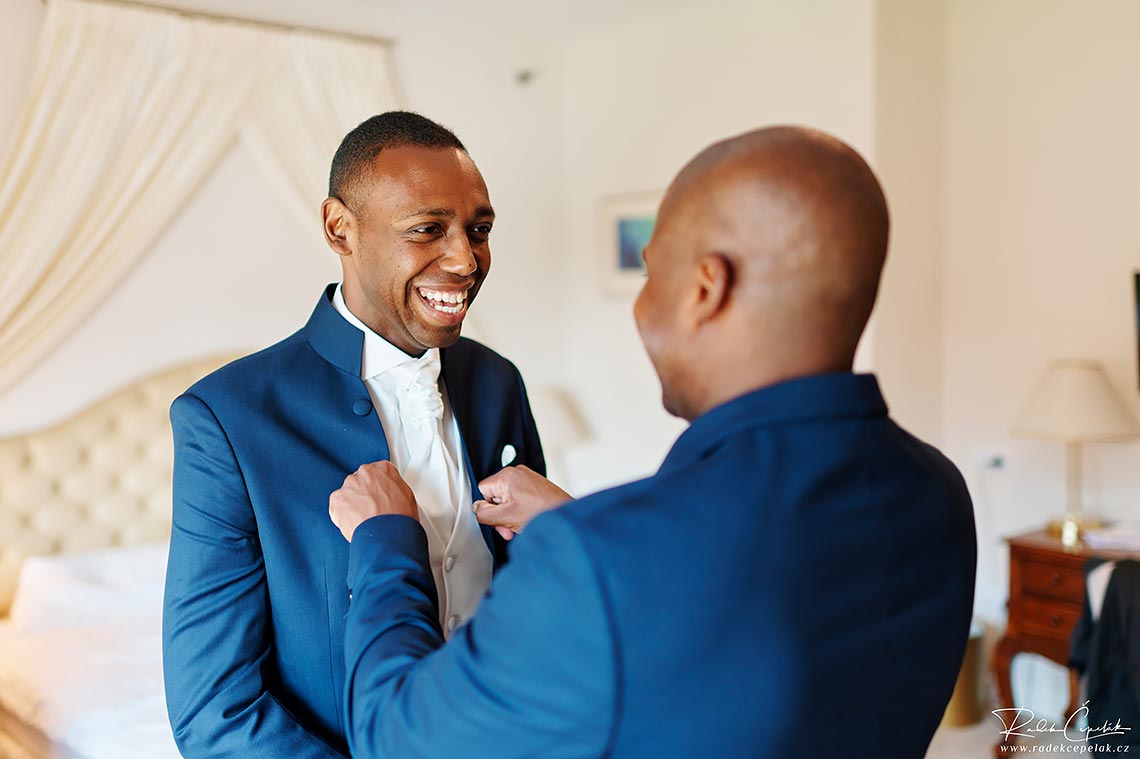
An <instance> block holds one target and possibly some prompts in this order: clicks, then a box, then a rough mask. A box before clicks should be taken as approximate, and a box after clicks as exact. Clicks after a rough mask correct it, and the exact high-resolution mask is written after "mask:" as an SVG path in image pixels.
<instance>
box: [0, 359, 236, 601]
mask: <svg viewBox="0 0 1140 759" xmlns="http://www.w3.org/2000/svg"><path fill="white" fill-rule="evenodd" d="M231 358H233V357H232V356H227V357H225V358H221V357H218V358H211V359H205V360H200V361H195V362H193V363H191V364H186V365H183V366H178V367H176V368H173V369H168V370H166V371H163V372H160V373H158V374H155V375H152V376H150V377H146V378H145V379H142V380H140V381H138V382H135V383H134V384H132V385H129V386H127V387H126V388H124V389H122V390H120V391H118V392H116V393H114V394H113V395H110V396H108V397H107V398H105V399H103V400H101V401H99V402H97V403H95V404H93V405H91V406H89V407H88V408H87V409H85V410H84V411H81V412H80V413H79V414H77V415H75V416H73V417H71V418H70V419H66V420H64V421H63V422H61V423H59V424H57V425H55V426H53V427H50V428H48V429H44V430H37V431H35V432H30V433H26V434H23V435H19V436H16V437H9V438H5V439H0V617H3V616H4V615H6V614H7V612H8V607H9V605H10V604H11V602H12V593H13V591H14V590H15V583H16V577H17V575H18V573H19V570H20V564H21V563H22V562H23V560H24V559H25V558H26V557H28V556H35V555H37V554H50V553H64V552H67V551H75V550H83V549H89V548H103V547H108V546H116V545H131V544H135V543H145V542H150V541H156V540H163V539H165V538H167V537H168V536H169V535H170V478H171V467H172V463H171V459H172V455H173V453H172V444H171V438H170V421H169V418H168V416H167V414H168V410H169V408H170V403H171V401H173V400H174V398H175V397H177V396H178V395H179V394H180V393H181V392H182V391H183V390H185V389H186V388H188V387H189V386H190V385H192V384H193V383H194V382H195V381H196V380H198V379H199V378H201V377H203V376H205V375H206V374H208V373H210V372H211V371H213V370H214V369H216V368H218V367H219V366H221V365H222V364H224V363H226V361H228V360H230V359H231Z"/></svg>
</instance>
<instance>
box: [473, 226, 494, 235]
mask: <svg viewBox="0 0 1140 759" xmlns="http://www.w3.org/2000/svg"><path fill="white" fill-rule="evenodd" d="M471 233H472V234H474V235H477V236H478V237H487V236H488V235H490V234H491V225H490V224H476V225H475V226H473V227H471Z"/></svg>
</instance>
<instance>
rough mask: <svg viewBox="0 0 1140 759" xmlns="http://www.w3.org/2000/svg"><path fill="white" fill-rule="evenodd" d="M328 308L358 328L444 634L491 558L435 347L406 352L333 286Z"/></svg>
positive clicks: (480, 584) (463, 611) (487, 573)
mask: <svg viewBox="0 0 1140 759" xmlns="http://www.w3.org/2000/svg"><path fill="white" fill-rule="evenodd" d="M332 304H333V308H335V309H336V311H337V313H339V314H340V315H341V316H343V317H344V318H345V320H346V321H348V323H349V324H351V325H352V326H354V327H356V328H357V329H359V330H360V331H361V332H363V333H364V350H363V353H362V355H361V361H360V376H361V378H362V379H363V380H364V384H365V386H366V387H367V388H368V394H369V396H371V398H372V404H373V406H374V407H375V408H376V413H377V416H379V418H380V424H381V425H382V426H383V428H384V436H385V438H386V439H387V442H388V455H389V457H390V458H391V460H392V463H393V464H394V465H395V466H396V469H397V471H399V472H400V475H401V476H402V477H403V478H404V480H405V481H406V482H407V483H408V485H409V487H411V489H412V492H413V493H415V495H416V502H417V504H418V505H419V509H420V523H421V524H422V525H423V526H424V532H425V533H426V534H427V538H428V555H429V557H430V559H431V569H432V576H433V578H434V579H435V587H436V592H437V594H438V596H439V621H440V625H441V627H442V628H443V632H444V635H445V636H450V634H451V633H452V632H454V631H455V629H456V628H457V627H458V626H459V625H461V624H463V623H464V622H466V621H467V620H468V619H470V618H471V615H472V614H474V613H475V607H476V606H478V605H479V601H480V600H481V599H482V598H483V594H484V593H486V592H487V589H488V588H489V587H490V586H491V569H492V564H493V561H492V559H491V552H490V551H489V550H488V548H487V544H486V543H485V542H484V540H483V535H482V533H481V532H480V530H479V524H478V522H476V521H475V517H474V515H473V514H472V513H471V503H472V502H473V500H474V499H473V498H472V497H471V481H470V480H469V479H468V476H467V466H466V456H465V453H464V450H465V449H464V447H463V439H462V436H461V435H460V433H459V425H458V424H457V423H456V421H455V417H454V415H453V414H452V413H451V405H450V403H449V402H448V399H447V392H446V387H445V386H444V384H443V381H442V379H441V378H440V376H439V375H440V357H439V350H438V349H434V348H433V349H432V350H429V351H426V352H425V353H424V355H423V356H421V357H420V358H414V357H412V356H409V355H407V354H406V353H404V352H403V351H401V350H400V349H399V348H397V347H396V346H394V345H392V344H391V343H390V342H388V341H387V340H385V339H384V338H383V337H381V336H380V335H378V334H377V333H376V332H374V331H372V330H371V329H370V328H369V327H368V326H367V325H365V324H364V323H363V322H361V321H360V320H359V319H358V318H357V317H356V315H355V314H353V313H352V312H351V311H349V310H348V306H347V305H346V304H345V302H344V295H343V294H342V293H341V288H340V287H339V286H338V287H337V289H336V292H335V293H334V295H333V299H332Z"/></svg>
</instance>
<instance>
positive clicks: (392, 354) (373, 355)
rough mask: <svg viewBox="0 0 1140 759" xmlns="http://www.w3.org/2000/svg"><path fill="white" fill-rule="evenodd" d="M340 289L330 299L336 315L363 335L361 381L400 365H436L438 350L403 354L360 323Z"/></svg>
mask: <svg viewBox="0 0 1140 759" xmlns="http://www.w3.org/2000/svg"><path fill="white" fill-rule="evenodd" d="M342 288H343V285H337V286H336V292H334V293H333V297H332V306H333V308H334V309H336V312H337V313H338V314H340V315H341V316H343V317H344V319H345V321H347V322H348V323H349V324H351V325H352V326H354V327H356V328H357V329H358V330H360V331H361V332H363V333H364V347H363V349H362V350H361V352H360V377H361V379H368V378H369V377H375V376H376V375H378V374H383V373H384V372H387V371H389V370H391V369H394V368H395V367H397V366H400V365H402V364H408V365H409V366H412V365H418V364H420V363H426V362H429V361H435V362H437V363H438V361H439V348H430V349H428V350H427V351H426V352H425V353H424V355H423V356H421V357H420V358H416V357H415V356H409V355H408V354H407V353H404V352H403V351H402V350H400V349H399V348H397V347H396V346H395V345H392V343H390V342H388V341H387V340H385V339H384V338H383V337H381V336H380V335H378V334H377V333H376V332H374V331H373V330H372V328H371V327H369V326H368V325H367V324H365V323H364V322H362V321H360V319H358V318H357V317H356V314H354V313H352V312H351V311H349V310H348V304H347V303H345V302H344V293H343V292H342Z"/></svg>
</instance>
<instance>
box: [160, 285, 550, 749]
mask: <svg viewBox="0 0 1140 759" xmlns="http://www.w3.org/2000/svg"><path fill="white" fill-rule="evenodd" d="M332 291H333V288H332V287H331V286H330V287H329V289H328V290H327V291H326V292H325V293H324V295H323V296H322V297H321V298H320V301H319V302H318V304H317V307H316V309H315V310H314V311H313V315H312V317H311V318H310V319H309V322H308V323H307V324H306V325H305V327H304V328H303V329H302V330H301V331H299V332H297V333H296V334H295V335H293V336H292V337H289V338H288V339H286V340H284V341H283V342H281V343H278V344H277V345H275V346H273V347H271V348H268V349H266V350H264V351H262V352H260V353H257V354H254V355H252V356H249V357H247V358H244V359H241V360H239V361H237V362H235V363H233V364H230V365H229V366H227V367H224V368H223V369H221V370H219V371H217V372H215V373H214V374H212V375H210V376H209V377H206V378H205V379H203V380H201V381H200V382H198V383H197V384H195V385H194V386H193V387H191V388H190V389H189V390H188V391H187V392H186V393H185V394H184V395H182V396H181V397H179V398H178V399H177V400H175V402H174V404H173V406H172V407H171V411H170V417H171V421H172V423H173V427H174V444H175V452H174V526H173V532H172V535H171V542H170V564H169V569H168V573H167V579H166V598H165V608H164V613H163V664H164V671H165V680H166V698H167V707H168V711H169V714H170V720H171V724H172V726H173V728H174V736H175V740H176V742H177V743H178V746H179V748H180V749H181V751H182V753H183V754H184V755H185V756H186V757H188V759H197V758H198V757H242V759H256V758H258V757H265V758H266V759H269V758H270V757H272V758H273V759H281V758H282V757H289V758H290V759H301V758H309V757H314V758H315V757H321V758H328V757H339V756H342V752H343V751H344V750H345V742H344V733H345V719H344V713H343V711H342V706H343V703H344V699H343V692H344V655H343V651H342V646H343V641H344V619H345V615H346V614H347V612H348V588H347V587H346V586H345V573H346V571H347V565H348V544H347V543H346V542H345V540H344V538H343V537H342V536H341V534H340V533H339V532H338V531H337V529H336V528H335V527H334V526H333V525H332V524H331V523H330V522H329V517H328V499H329V494H330V493H331V492H332V491H333V490H336V489H337V488H339V487H340V486H341V484H342V483H343V481H344V478H345V477H346V476H347V475H348V474H350V473H351V472H353V471H355V470H356V468H357V467H359V466H360V465H361V464H364V463H367V462H370V461H377V460H380V459H386V458H388V448H387V445H386V443H385V439H384V432H383V430H382V429H381V426H380V421H379V418H378V417H377V415H376V412H375V411H374V410H373V408H372V403H371V400H370V398H369V395H368V390H367V388H366V386H365V385H364V383H363V382H362V381H361V379H360V359H361V350H362V346H363V338H364V336H363V334H362V333H361V332H360V331H359V330H357V329H356V328H355V327H353V326H351V325H350V324H349V323H348V322H346V321H345V320H344V319H343V318H342V317H341V316H340V315H339V314H337V313H336V311H335V310H334V309H333V307H332V304H331V302H330V301H329V297H330V295H331V293H332ZM441 361H442V372H443V376H444V378H445V380H446V384H447V390H448V395H449V398H450V402H451V407H452V410H453V413H454V415H455V418H456V420H457V421H458V424H459V429H460V432H461V434H462V437H463V442H464V446H465V448H466V452H467V458H468V469H469V474H470V476H471V479H472V492H473V493H477V492H478V490H477V488H476V486H475V483H476V482H478V481H479V480H481V479H482V478H484V477H486V476H488V475H490V474H492V473H494V472H495V471H498V470H499V469H500V468H501V466H502V464H501V455H502V450H503V447H504V446H505V445H507V444H510V445H513V446H514V447H515V449H516V450H517V451H518V456H519V458H518V462H517V463H525V464H527V465H528V466H530V467H532V468H544V464H543V458H542V450H541V448H540V446H539V440H538V434H537V432H536V431H535V427H534V421H533V419H532V418H531V413H530V408H529V406H528V403H527V398H526V392H525V390H524V387H523V383H522V379H521V378H520V377H519V374H518V371H517V370H516V369H515V367H514V366H513V365H512V364H511V363H510V362H508V361H507V360H506V359H504V358H502V357H500V356H499V355H497V354H496V353H494V352H493V351H491V350H489V349H488V348H485V347H483V346H482V345H479V344H478V343H475V342H472V341H470V340H460V341H459V343H457V344H456V345H455V346H453V347H451V348H447V349H445V350H443V351H442V355H441ZM483 534H484V537H485V538H486V539H487V542H488V545H489V546H491V547H492V551H493V554H494V556H495V560H496V562H495V563H496V566H498V565H501V564H502V563H503V560H504V558H505V553H504V550H503V548H504V546H503V543H502V541H501V539H500V538H499V537H498V536H497V535H495V534H494V532H493V530H490V529H486V528H485V529H484V533H483Z"/></svg>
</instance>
